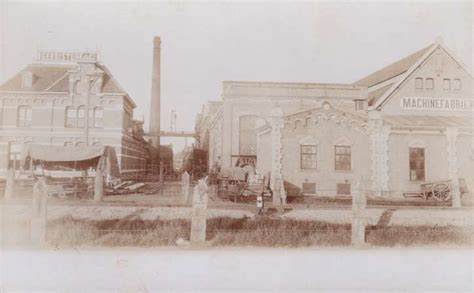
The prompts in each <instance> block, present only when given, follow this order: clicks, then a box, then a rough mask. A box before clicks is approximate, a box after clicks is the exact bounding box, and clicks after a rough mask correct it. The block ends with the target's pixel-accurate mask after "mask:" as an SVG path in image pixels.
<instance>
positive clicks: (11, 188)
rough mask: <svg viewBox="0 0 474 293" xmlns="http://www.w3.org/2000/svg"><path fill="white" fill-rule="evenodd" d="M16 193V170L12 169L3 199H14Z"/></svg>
mask: <svg viewBox="0 0 474 293" xmlns="http://www.w3.org/2000/svg"><path fill="white" fill-rule="evenodd" d="M14 192H15V170H13V169H10V170H8V174H7V182H6V184H5V193H4V195H3V198H4V199H5V200H9V199H11V198H12V197H13V193H14Z"/></svg>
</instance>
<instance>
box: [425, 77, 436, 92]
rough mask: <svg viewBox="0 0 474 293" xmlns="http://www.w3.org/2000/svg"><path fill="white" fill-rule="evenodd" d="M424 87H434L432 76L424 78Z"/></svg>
mask: <svg viewBox="0 0 474 293" xmlns="http://www.w3.org/2000/svg"><path fill="white" fill-rule="evenodd" d="M426 89H429V90H432V89H434V80H433V79H432V78H427V79H426Z"/></svg>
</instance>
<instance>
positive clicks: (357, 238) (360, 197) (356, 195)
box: [351, 180, 367, 247]
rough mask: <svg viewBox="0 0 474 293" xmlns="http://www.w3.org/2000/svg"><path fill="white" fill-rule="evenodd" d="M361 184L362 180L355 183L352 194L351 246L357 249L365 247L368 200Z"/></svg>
mask: <svg viewBox="0 0 474 293" xmlns="http://www.w3.org/2000/svg"><path fill="white" fill-rule="evenodd" d="M360 183H361V182H360V180H359V181H357V182H355V184H354V189H353V192H352V224H351V245H352V246H355V247H361V246H364V245H365V225H366V216H365V208H366V205H367V200H366V195H365V191H364V190H361V188H360V186H361V184H360Z"/></svg>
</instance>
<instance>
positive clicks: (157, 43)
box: [150, 37, 161, 168]
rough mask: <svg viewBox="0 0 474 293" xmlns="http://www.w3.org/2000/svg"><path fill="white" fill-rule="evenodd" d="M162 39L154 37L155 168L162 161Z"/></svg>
mask: <svg viewBox="0 0 474 293" xmlns="http://www.w3.org/2000/svg"><path fill="white" fill-rule="evenodd" d="M160 55H161V39H160V37H154V38H153V68H152V77H151V103H150V135H151V136H152V137H153V138H152V145H153V147H154V148H155V149H156V150H157V153H156V155H155V156H153V157H154V158H152V160H153V166H154V167H153V168H155V166H156V168H158V167H157V166H159V162H160V153H159V149H160V136H159V135H160V118H161V117H160V116H161V115H160V113H161V112H160V106H161V105H160V104H161V101H160V100H161V70H160V67H161V60H160Z"/></svg>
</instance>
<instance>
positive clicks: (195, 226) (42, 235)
mask: <svg viewBox="0 0 474 293" xmlns="http://www.w3.org/2000/svg"><path fill="white" fill-rule="evenodd" d="M94 184H95V186H94V201H101V200H102V197H103V193H104V179H103V176H102V173H101V172H100V171H98V172H97V173H96V179H95V182H94ZM13 190H14V180H12V177H9V179H8V180H7V186H6V189H5V198H6V199H7V198H10V197H11V195H12V193H13ZM181 190H182V192H181V193H182V202H183V204H186V203H187V201H188V197H189V190H190V176H189V174H188V173H187V172H185V173H184V174H183V176H182V180H181ZM208 197H209V187H208V185H207V183H206V179H201V180H199V182H198V184H197V185H196V186H195V187H194V190H193V197H192V216H191V236H190V240H191V243H192V244H202V243H204V242H205V241H206V221H207V216H206V213H207V205H208ZM47 205H48V184H47V183H46V179H45V178H44V177H40V178H39V179H38V181H37V182H36V183H35V184H34V186H33V197H32V217H31V226H30V227H31V240H32V243H33V244H35V245H43V244H44V243H45V240H46V226H47ZM365 210H366V196H365V194H364V193H363V192H361V190H360V184H359V183H357V184H356V185H355V186H354V192H353V202H352V224H351V226H352V233H351V235H352V236H351V244H352V245H353V246H357V247H360V246H363V245H364V244H365V225H366V221H367V218H366V215H365Z"/></svg>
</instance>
